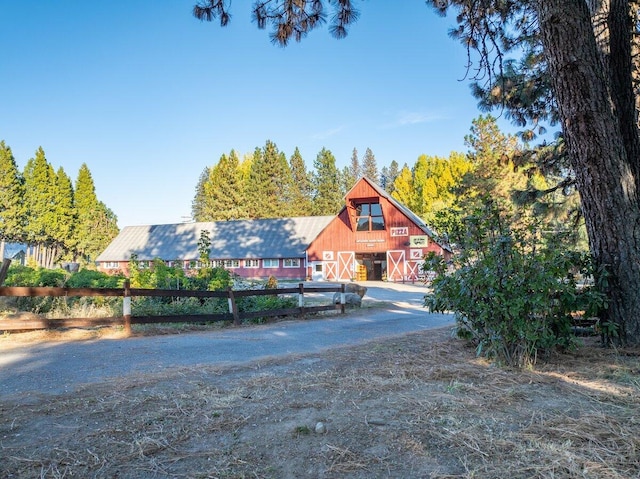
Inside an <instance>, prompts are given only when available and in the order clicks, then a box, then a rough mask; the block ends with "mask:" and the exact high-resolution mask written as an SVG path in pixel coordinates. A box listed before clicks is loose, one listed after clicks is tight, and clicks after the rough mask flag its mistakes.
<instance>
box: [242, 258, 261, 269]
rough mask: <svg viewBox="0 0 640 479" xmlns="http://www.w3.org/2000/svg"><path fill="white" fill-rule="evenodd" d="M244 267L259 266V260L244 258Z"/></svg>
mask: <svg viewBox="0 0 640 479" xmlns="http://www.w3.org/2000/svg"><path fill="white" fill-rule="evenodd" d="M244 267H245V268H259V267H260V260H259V259H245V260H244Z"/></svg>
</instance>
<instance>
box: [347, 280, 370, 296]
mask: <svg viewBox="0 0 640 479" xmlns="http://www.w3.org/2000/svg"><path fill="white" fill-rule="evenodd" d="M345 291H346V292H347V293H356V294H357V295H358V296H360V297H361V298H364V295H365V294H366V293H367V287H366V286H362V285H361V284H358V283H347V286H346V287H345Z"/></svg>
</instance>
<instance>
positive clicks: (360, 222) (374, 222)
mask: <svg viewBox="0 0 640 479" xmlns="http://www.w3.org/2000/svg"><path fill="white" fill-rule="evenodd" d="M356 230H357V231H384V216H382V207H381V206H380V203H361V204H359V205H357V206H356Z"/></svg>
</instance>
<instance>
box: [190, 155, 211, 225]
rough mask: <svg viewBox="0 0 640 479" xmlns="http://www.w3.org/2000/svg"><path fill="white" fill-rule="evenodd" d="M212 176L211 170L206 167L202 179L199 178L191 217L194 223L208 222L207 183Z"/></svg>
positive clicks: (201, 175) (201, 174)
mask: <svg viewBox="0 0 640 479" xmlns="http://www.w3.org/2000/svg"><path fill="white" fill-rule="evenodd" d="M210 174H211V168H209V167H208V166H205V167H204V170H202V173H200V177H199V178H198V184H197V185H196V194H195V195H194V197H193V200H192V201H191V217H192V218H193V219H194V221H206V220H205V219H204V218H205V211H206V210H207V195H206V193H205V183H206V182H207V181H208V180H209V175H210Z"/></svg>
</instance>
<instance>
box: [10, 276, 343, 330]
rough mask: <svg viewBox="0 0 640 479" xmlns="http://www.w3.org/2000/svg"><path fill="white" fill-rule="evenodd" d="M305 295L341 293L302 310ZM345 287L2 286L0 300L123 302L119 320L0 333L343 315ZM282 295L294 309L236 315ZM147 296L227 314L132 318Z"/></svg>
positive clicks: (59, 322)
mask: <svg viewBox="0 0 640 479" xmlns="http://www.w3.org/2000/svg"><path fill="white" fill-rule="evenodd" d="M305 293H341V295H340V302H339V303H337V304H334V303H333V301H331V304H325V305H319V306H305V304H304V295H305ZM344 293H345V285H344V284H342V285H340V286H311V287H305V285H304V283H299V284H298V286H296V287H291V288H273V289H247V290H233V289H232V288H228V289H227V290H226V291H191V290H174V289H143V288H131V287H130V285H129V281H128V280H127V281H125V284H124V287H123V288H55V287H30V286H2V287H0V296H9V297H38V296H40V297H82V296H93V297H100V296H108V297H121V298H123V307H122V310H123V311H122V316H116V317H109V318H63V319H49V318H33V319H3V320H0V331H28V330H37V329H54V328H82V327H95V326H117V325H122V326H124V328H125V331H126V332H127V333H130V332H131V325H132V324H153V323H203V322H215V321H233V323H234V324H235V325H239V324H240V323H241V321H242V320H243V319H251V318H265V317H275V316H298V315H303V314H306V313H315V312H320V311H332V310H333V311H339V312H340V313H344V311H345V294H344ZM283 294H295V295H297V297H298V307H295V308H283V309H268V310H263V311H239V310H238V304H237V301H236V299H237V298H243V297H248V296H278V295H283ZM136 296H147V297H155V298H166V297H169V298H200V299H205V298H226V299H227V302H228V308H229V310H228V312H224V313H213V314H190V315H184V314H181V315H163V316H160V315H158V316H132V314H131V298H132V297H136Z"/></svg>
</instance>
